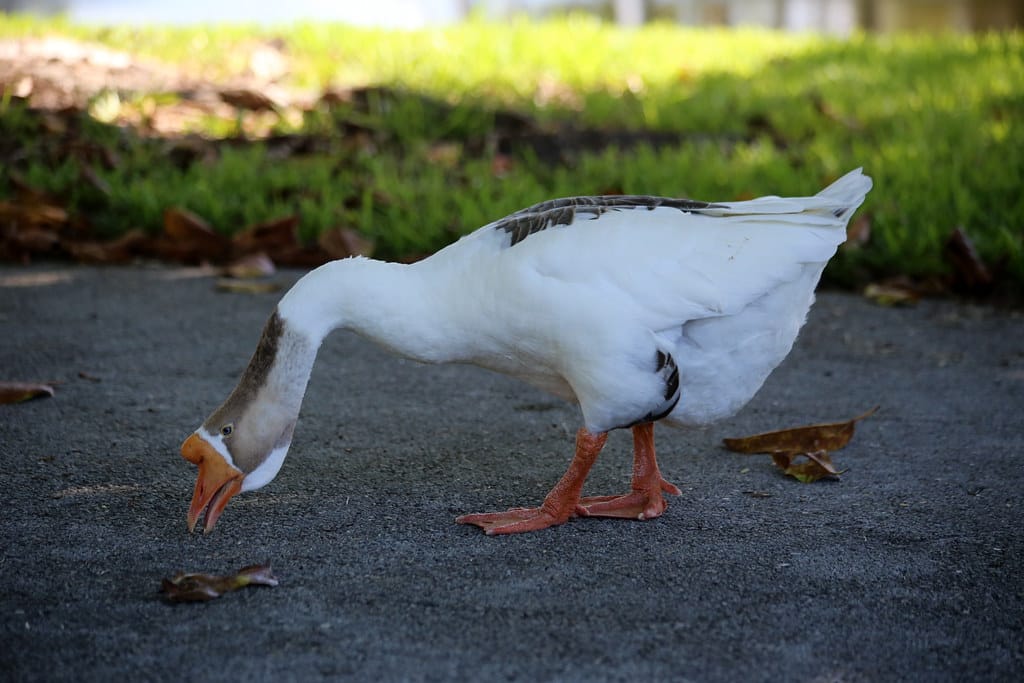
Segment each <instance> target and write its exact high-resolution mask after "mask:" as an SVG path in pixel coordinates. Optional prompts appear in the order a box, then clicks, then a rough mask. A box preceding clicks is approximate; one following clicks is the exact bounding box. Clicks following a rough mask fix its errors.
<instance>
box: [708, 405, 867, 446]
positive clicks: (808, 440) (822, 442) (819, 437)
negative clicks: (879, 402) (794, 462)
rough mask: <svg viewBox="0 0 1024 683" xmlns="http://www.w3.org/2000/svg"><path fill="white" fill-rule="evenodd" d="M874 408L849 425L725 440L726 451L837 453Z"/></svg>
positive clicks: (831, 423)
mask: <svg viewBox="0 0 1024 683" xmlns="http://www.w3.org/2000/svg"><path fill="white" fill-rule="evenodd" d="M877 410H878V406H875V407H874V408H872V409H871V410H869V411H868V412H866V413H864V414H863V415H858V416H857V417H855V418H853V419H852V420H847V421H846V422H828V423H823V424H816V425H808V426H806V427H793V428H791V429H780V430H778V431H774V432H765V433H763V434H754V435H753V436H745V437H742V438H736V439H724V441H725V447H726V448H728V449H729V450H730V451H735V452H736V453H811V452H813V451H821V450H826V451H838V450H839V449H840V448H842V447H843V446H845V445H846V444H848V443H849V442H850V439H851V438H852V437H853V428H854V425H856V424H857V423H858V422H860V421H861V420H863V419H866V418H868V417H871V416H872V415H874V414H875V411H877Z"/></svg>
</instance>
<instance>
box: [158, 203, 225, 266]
mask: <svg viewBox="0 0 1024 683" xmlns="http://www.w3.org/2000/svg"><path fill="white" fill-rule="evenodd" d="M164 233H165V234H166V235H167V236H168V237H170V238H171V239H172V240H173V241H174V242H175V243H177V244H178V245H179V246H181V247H183V248H186V249H188V250H190V251H195V252H196V253H197V255H198V256H199V257H200V258H209V259H220V258H221V257H223V256H224V255H225V254H226V253H227V251H228V247H229V241H228V238H226V237H224V236H223V235H219V234H217V233H216V232H214V231H213V228H211V227H210V224H209V223H207V222H206V221H205V220H203V219H202V218H201V217H200V216H198V215H196V214H194V213H192V212H191V211H188V210H186V209H182V208H178V207H172V208H169V209H167V210H166V211H164Z"/></svg>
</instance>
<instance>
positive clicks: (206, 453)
mask: <svg viewBox="0 0 1024 683" xmlns="http://www.w3.org/2000/svg"><path fill="white" fill-rule="evenodd" d="M181 457H183V458H185V459H186V460H188V461H189V462H191V463H195V464H196V465H199V477H198V478H197V479H196V489H195V492H194V493H193V494H192V505H191V506H189V509H188V530H189V531H190V532H191V531H193V530H195V528H196V522H198V521H199V517H200V516H201V515H202V514H203V511H204V510H205V511H206V522H205V523H204V524H203V533H204V534H208V533H210V532H211V531H213V526H214V525H215V524H216V523H217V519H218V518H219V517H220V513H221V512H223V511H224V507H225V506H226V505H227V504H228V501H229V500H231V497H232V496H233V495H235V494H236V493H238V492H239V491H241V490H242V479H243V478H244V477H245V475H243V474H242V472H240V471H239V470H238V469H237V468H236V467H234V466H233V465H229V464H228V462H227V461H226V460H225V459H224V457H223V456H222V455H221V454H220V453H218V452H217V451H216V450H214V448H213V446H211V445H210V444H209V443H207V442H206V441H205V440H204V439H203V438H202V437H200V436H199V435H198V434H193V435H192V436H190V437H188V438H187V439H185V443H183V444H181Z"/></svg>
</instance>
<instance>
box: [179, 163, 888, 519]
mask: <svg viewBox="0 0 1024 683" xmlns="http://www.w3.org/2000/svg"><path fill="white" fill-rule="evenodd" d="M870 188H871V180H870V179H869V178H868V177H867V176H864V175H863V174H862V173H861V171H860V169H857V170H855V171H853V172H851V173H849V174H847V175H845V176H843V177H842V178H840V179H839V180H838V181H836V182H835V183H834V184H832V185H831V186H829V187H828V188H826V189H825V190H823V191H822V192H820V193H819V194H817V195H815V196H813V197H804V198H793V199H783V198H779V197H762V198H759V199H754V200H750V201H742V202H724V203H715V204H707V203H704V202H692V201H689V200H668V199H663V198H651V197H591V198H575V199H569V200H556V201H554V202H547V203H545V204H541V205H537V206H536V207H531V208H530V209H525V210H523V211H521V212H518V213H516V214H513V215H512V216H509V217H507V218H505V219H502V220H501V221H496V222H494V223H491V224H489V225H486V226H484V227H482V228H480V229H478V230H476V231H475V232H473V233H471V234H469V235H467V236H466V237H463V238H462V239H460V240H459V241H457V242H455V243H454V244H451V245H450V246H448V247H446V248H445V249H442V250H441V251H439V252H438V253H436V254H435V255H433V256H432V257H430V258H428V259H425V260H423V261H420V262H418V263H415V264H412V265H399V264H393V263H383V262H379V261H373V260H370V259H361V258H357V259H346V260H342V261H335V262H332V263H329V264H326V265H324V266H322V267H320V268H318V269H316V270H314V271H312V272H311V273H309V274H308V275H306V276H305V277H304V278H303V279H302V280H300V281H299V282H298V283H297V284H296V285H295V287H293V288H292V290H290V291H289V292H288V294H286V295H285V297H284V298H283V299H282V300H281V302H280V304H279V306H278V309H277V311H276V312H275V314H274V316H272V317H271V321H270V322H268V326H267V328H266V329H265V330H264V335H263V338H262V339H261V342H260V347H259V349H258V350H257V353H256V355H255V356H254V358H253V361H252V362H251V363H250V366H249V368H248V369H247V371H246V374H245V375H244V376H243V378H242V380H241V381H240V382H239V386H238V388H237V389H236V390H235V391H234V392H233V393H232V395H231V396H230V397H229V398H228V400H227V401H226V402H225V403H224V405H222V406H221V407H220V408H219V409H218V410H217V411H215V412H214V413H213V415H211V416H210V418H209V419H208V420H207V421H206V422H205V423H204V425H203V431H202V434H201V435H199V432H197V434H196V435H194V436H193V437H190V439H189V441H186V444H185V447H183V454H185V455H186V457H188V458H189V459H190V460H192V461H193V462H198V463H199V464H200V470H201V471H200V482H197V488H196V497H194V498H193V510H192V512H190V524H192V525H194V524H195V520H196V518H197V517H198V515H199V513H201V512H202V510H203V509H204V507H205V506H206V505H207V504H210V511H208V512H207V522H206V528H207V530H209V529H210V528H212V525H213V523H212V521H211V513H212V520H213V521H216V517H217V515H219V512H220V510H221V509H223V506H224V504H226V502H227V498H229V497H230V495H233V493H230V494H228V495H227V496H226V497H223V496H222V493H221V492H222V491H226V490H227V489H226V488H225V486H226V484H224V483H218V482H216V481H209V482H207V483H206V484H205V488H204V491H207V492H208V495H206V494H204V495H206V498H205V499H203V500H200V499H202V498H203V496H201V495H200V486H199V484H200V483H202V481H203V479H204V477H203V472H202V469H203V465H202V463H203V461H204V460H206V459H210V458H219V459H220V460H222V461H224V462H227V463H228V465H229V470H224V469H223V468H221V467H220V466H219V465H218V468H217V469H218V472H220V475H219V476H221V477H223V476H224V475H223V472H225V471H229V472H230V471H231V470H234V472H235V473H234V474H233V475H232V476H233V477H234V478H235V479H238V478H241V479H242V480H244V479H245V477H246V476H248V475H249V474H250V473H252V474H254V475H255V474H257V470H258V471H259V472H258V479H259V482H260V484H262V483H265V482H266V481H269V479H272V478H273V475H274V474H276V467H278V466H280V461H281V460H283V455H282V451H281V449H282V448H284V449H287V445H288V443H290V441H291V429H292V428H294V424H295V420H296V419H297V416H298V412H299V405H300V403H301V399H302V395H303V393H304V391H305V386H306V382H307V380H308V378H309V373H310V371H311V369H312V365H313V360H314V358H315V355H316V349H317V348H318V347H319V344H320V342H321V341H322V339H323V338H324V337H325V336H326V335H327V334H329V333H330V331H331V330H333V329H336V328H339V327H343V328H347V329H351V330H354V331H356V332H358V333H360V334H362V335H364V336H366V337H368V338H370V339H372V340H374V341H375V342H377V343H379V344H382V345H383V346H385V347H387V348H388V349H390V350H392V351H394V352H396V353H399V354H402V355H405V356H408V357H410V358H414V359H417V360H421V361H425V362H465V363H474V364H477V365H480V366H483V367H486V368H489V369H492V370H496V371H498V372H502V373H505V374H509V375H512V376H515V377H518V378H520V379H522V380H524V381H526V382H529V383H530V384H532V385H534V386H537V387H539V388H541V389H543V390H545V391H549V392H551V393H553V394H555V395H557V396H560V397H562V398H564V399H566V400H570V401H574V402H576V403H578V404H579V405H580V409H581V412H582V421H583V427H582V429H581V430H580V434H579V435H578V438H577V452H576V458H574V461H573V465H572V466H570V471H569V472H567V473H566V477H563V481H562V482H560V483H559V485H558V486H556V488H555V490H553V491H552V493H551V494H549V496H548V498H547V499H545V503H544V505H542V506H541V507H540V508H536V509H533V510H515V511H509V512H506V513H490V514H487V515H469V516H467V517H464V518H461V520H460V521H464V522H468V523H473V524H477V525H479V526H481V527H483V528H485V529H486V530H487V531H488V532H489V533H511V532H516V531H526V530H530V529H535V528H542V527H544V526H549V525H550V524H554V523H559V522H561V521H565V519H567V518H568V517H569V516H572V515H573V514H580V515H587V514H605V515H610V516H627V517H641V518H644V517H650V516H656V515H657V514H660V512H661V511H662V510H663V509H664V506H665V504H664V502H663V501H662V500H661V492H663V491H664V492H669V493H678V489H675V487H673V486H672V485H671V484H668V483H667V482H664V481H663V480H662V479H661V478H660V474H658V472H657V465H656V462H655V460H654V445H653V431H651V429H650V423H652V422H654V421H657V420H662V419H663V420H665V421H667V422H670V423H674V424H678V425H702V424H707V423H708V422H711V421H713V420H716V419H720V418H722V417H726V416H729V415H732V414H733V413H735V412H736V411H737V410H739V409H740V408H741V407H742V406H743V405H744V404H745V403H746V402H747V401H749V400H750V398H751V397H752V396H753V395H754V394H755V392H756V391H757V390H758V389H759V388H760V387H761V385H762V383H763V382H764V380H765V378H766V377H767V376H768V374H769V373H770V372H771V371H772V369H774V368H775V367H776V366H777V365H778V364H779V363H780V362H781V361H782V359H783V358H785V356H786V354H787V353H788V352H789V350H790V348H791V347H792V344H793V342H794V340H795V338H796V336H797V333H798V331H799V329H800V327H801V326H802V325H803V323H804V319H805V317H806V314H807V311H808V309H809V307H810V305H811V303H812V302H813V298H814V288H815V286H816V284H817V282H818V279H819V277H820V275H821V272H822V270H823V268H824V266H825V264H826V263H827V262H828V260H829V259H830V258H831V257H832V255H833V254H835V251H836V248H837V247H838V246H839V245H840V244H841V243H842V242H843V241H844V240H845V238H846V230H845V227H846V224H847V222H848V220H849V218H850V216H851V215H852V214H853V212H854V210H855V209H856V208H857V207H858V206H860V204H861V203H862V202H863V200H864V196H865V195H866V193H867V192H868V191H869V190H870ZM255 415H258V416H259V417H258V419H257V418H255V417H253V416H255ZM621 427H632V428H633V430H634V437H635V439H636V444H637V446H636V459H637V460H636V465H635V472H634V481H633V489H632V491H631V493H629V494H625V495H624V496H615V497H601V498H599V499H598V498H591V499H580V498H579V488H580V487H581V486H582V478H583V477H585V476H586V470H589V466H590V464H592V462H593V459H594V458H596V455H597V453H598V452H599V451H600V448H601V446H602V445H603V443H604V434H605V433H606V432H607V431H609V430H611V429H615V428H621ZM225 430H226V431H227V432H228V433H227V434H226V435H225ZM257 433H258V436H256V434H257ZM648 442H649V443H648ZM189 444H191V446H190V445H189ZM186 447H187V448H186ZM186 451H187V452H186ZM648 451H649V453H648ZM272 452H273V453H275V460H276V462H275V463H274V470H275V471H274V472H272V473H270V474H269V477H268V470H267V467H261V465H263V464H264V462H265V461H266V458H267V456H268V455H269V454H270V453H272ZM581 469H582V470H583V472H582V474H580V473H579V472H578V470H581ZM637 470H643V472H641V475H642V476H640V475H638V474H637ZM570 475H572V476H570ZM206 478H207V479H209V477H206ZM253 478H254V479H255V478H256V477H255V476H254V477H253ZM232 481H233V480H232ZM245 483H248V484H249V485H245V484H242V486H243V487H244V488H245V489H248V488H255V486H253V485H251V483H249V482H245ZM211 489H212V492H209V491H210V490H211ZM655 489H656V490H655ZM214 497H216V499H217V500H216V501H215V502H218V503H219V505H220V507H219V508H216V506H215V505H213V503H211V500H212V498H214ZM222 498H223V499H222ZM221 499H222V500H221ZM215 508H216V509H215Z"/></svg>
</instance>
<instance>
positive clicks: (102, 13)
mask: <svg viewBox="0 0 1024 683" xmlns="http://www.w3.org/2000/svg"><path fill="white" fill-rule="evenodd" d="M0 9H5V10H7V11H29V12H41V13H66V14H67V15H69V16H70V17H71V18H73V19H75V20H80V21H86V22H99V23H124V22H129V23H151V22H157V23H159V22H173V23H195V22H208V21H256V22H280V21H293V20H296V19H313V20H321V21H343V22H348V23H353V24H357V25H364V26H365V25H373V26H383V27H390V28H418V27H422V26H425V25H431V24H444V23H450V22H455V21H460V20H464V19H466V18H467V17H469V16H470V15H471V14H473V13H477V14H480V15H481V16H485V17H489V18H492V19H497V18H504V17H508V16H512V15H516V14H528V15H530V16H533V17H544V16H550V15H552V14H555V13H560V12H566V11H586V12H593V13H596V14H598V15H600V16H602V17H605V18H608V19H613V20H614V21H615V22H616V23H618V24H620V25H625V26H635V25H639V24H642V23H644V22H645V21H652V20H670V21H676V22H679V23H682V24H687V25H694V26H706V25H725V26H743V25H750V26H761V27H766V28H779V29H787V30H796V31H806V30H814V31H825V32H828V33H834V34H840V35H846V34H849V33H851V32H852V31H854V30H856V29H865V30H870V31H881V32H894V31H905V30H932V31H935V30H956V31H977V30H987V29H999V28H1010V27H1013V26H1020V25H1021V24H1022V22H1024V3H1022V2H1020V0H377V1H376V2H373V3H357V2H337V1H332V0H291V1H290V2H287V3H280V2H252V1H249V2H246V0H221V1H220V2H208V1H205V0H178V1H177V2H164V1H162V0H0Z"/></svg>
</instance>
